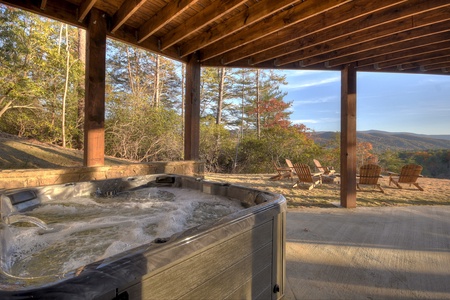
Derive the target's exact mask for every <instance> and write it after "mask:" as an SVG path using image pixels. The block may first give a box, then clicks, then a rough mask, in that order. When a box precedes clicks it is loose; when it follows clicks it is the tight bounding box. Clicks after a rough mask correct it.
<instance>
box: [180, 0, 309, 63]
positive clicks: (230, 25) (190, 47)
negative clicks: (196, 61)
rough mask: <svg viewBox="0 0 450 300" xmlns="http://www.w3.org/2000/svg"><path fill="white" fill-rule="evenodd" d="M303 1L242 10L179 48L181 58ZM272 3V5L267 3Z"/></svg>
mask: <svg viewBox="0 0 450 300" xmlns="http://www.w3.org/2000/svg"><path fill="white" fill-rule="evenodd" d="M301 1H303V0H295V1H292V0H280V1H273V0H263V1H260V2H258V3H256V4H255V5H254V6H251V7H248V8H246V9H244V10H242V11H241V12H240V13H239V14H237V15H235V16H233V17H231V18H230V19H228V20H227V21H225V22H224V23H221V24H218V25H217V26H215V27H213V28H211V29H210V30H208V31H207V32H206V34H204V35H200V36H198V37H196V38H194V39H192V40H190V41H188V42H187V43H185V44H184V45H182V46H181V53H180V55H181V57H185V56H186V55H189V54H191V53H194V52H195V51H197V50H199V49H201V48H203V47H206V46H208V45H210V44H212V43H214V42H217V41H219V40H221V39H223V38H225V37H227V36H229V35H231V34H233V33H235V32H237V31H239V30H242V29H243V28H246V27H248V26H250V25H252V24H254V23H256V22H258V21H260V20H262V19H264V18H266V17H267V16H270V15H271V14H273V13H276V12H278V11H280V10H283V9H286V8H289V7H290V6H292V5H295V4H297V3H298V2H301ZM270 2H272V3H273V4H272V5H269V3H270Z"/></svg>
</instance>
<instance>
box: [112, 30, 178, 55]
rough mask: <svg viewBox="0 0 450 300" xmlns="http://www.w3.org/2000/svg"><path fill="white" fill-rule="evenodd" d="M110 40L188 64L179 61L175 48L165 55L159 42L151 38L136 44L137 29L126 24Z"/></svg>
mask: <svg viewBox="0 0 450 300" xmlns="http://www.w3.org/2000/svg"><path fill="white" fill-rule="evenodd" d="M109 38H111V39H114V40H117V41H120V42H122V43H127V44H130V45H132V46H133V47H138V48H140V49H144V50H146V51H152V52H153V53H158V54H162V55H164V56H167V57H170V58H171V59H175V60H177V61H183V62H186V60H181V59H179V56H178V51H177V49H175V48H169V49H167V50H166V51H165V52H164V53H162V52H161V50H160V49H159V40H158V39H157V38H156V37H154V36H151V37H149V38H148V39H146V40H145V41H143V42H142V43H139V44H137V43H136V28H132V27H130V26H127V25H126V24H124V25H123V26H121V27H120V28H119V29H118V30H117V31H116V32H115V34H114V35H113V36H110V37H109Z"/></svg>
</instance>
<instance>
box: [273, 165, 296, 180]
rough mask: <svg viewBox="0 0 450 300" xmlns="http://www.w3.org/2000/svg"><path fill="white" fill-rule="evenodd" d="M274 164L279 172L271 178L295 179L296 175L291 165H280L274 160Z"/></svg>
mask: <svg viewBox="0 0 450 300" xmlns="http://www.w3.org/2000/svg"><path fill="white" fill-rule="evenodd" d="M273 166H274V168H275V171H276V172H277V175H275V176H272V177H270V180H281V179H285V178H289V179H291V180H293V178H294V175H293V174H292V170H291V168H289V167H280V166H278V165H277V163H276V162H273Z"/></svg>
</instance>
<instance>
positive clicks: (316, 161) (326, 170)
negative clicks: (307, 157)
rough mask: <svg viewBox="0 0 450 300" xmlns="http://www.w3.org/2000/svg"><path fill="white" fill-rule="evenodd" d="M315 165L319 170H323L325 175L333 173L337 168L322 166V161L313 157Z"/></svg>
mask: <svg viewBox="0 0 450 300" xmlns="http://www.w3.org/2000/svg"><path fill="white" fill-rule="evenodd" d="M313 161H314V165H315V166H316V169H317V171H319V172H322V174H324V175H332V174H334V172H336V170H333V169H329V168H328V167H322V165H321V164H320V162H319V161H318V160H317V159H313Z"/></svg>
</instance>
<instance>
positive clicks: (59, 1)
mask: <svg viewBox="0 0 450 300" xmlns="http://www.w3.org/2000/svg"><path fill="white" fill-rule="evenodd" d="M1 3H4V4H6V5H9V6H12V7H16V8H20V9H23V10H26V11H29V12H32V13H35V14H38V15H41V16H45V17H48V18H51V19H55V20H58V21H61V22H64V23H66V24H70V25H74V26H78V27H82V28H86V24H83V23H79V22H78V18H77V17H76V16H77V10H78V6H77V5H75V4H72V3H70V2H67V1H63V0H47V2H46V6H45V10H41V4H42V3H41V4H39V5H38V4H36V3H37V2H36V1H21V0H1Z"/></svg>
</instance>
